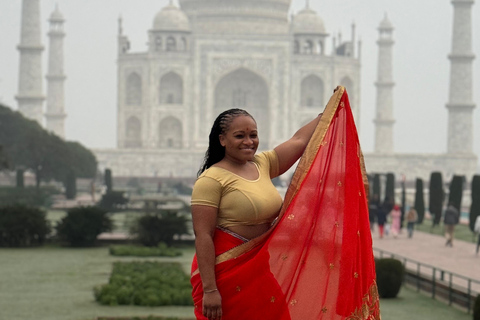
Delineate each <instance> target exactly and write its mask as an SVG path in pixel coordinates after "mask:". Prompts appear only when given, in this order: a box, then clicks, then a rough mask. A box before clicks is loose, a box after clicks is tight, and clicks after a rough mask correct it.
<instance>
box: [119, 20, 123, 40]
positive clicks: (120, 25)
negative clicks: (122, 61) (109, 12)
mask: <svg viewBox="0 0 480 320" xmlns="http://www.w3.org/2000/svg"><path fill="white" fill-rule="evenodd" d="M122 34H123V28H122V15H119V16H118V35H119V36H121V35H122Z"/></svg>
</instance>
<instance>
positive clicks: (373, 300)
mask: <svg viewBox="0 0 480 320" xmlns="http://www.w3.org/2000/svg"><path fill="white" fill-rule="evenodd" d="M362 301H363V303H362V306H361V307H359V308H357V309H355V311H354V312H352V314H351V315H350V316H349V317H347V318H346V319H345V320H380V319H381V317H380V311H379V309H378V303H379V296H378V290H377V283H376V282H374V283H373V284H372V285H371V286H370V290H369V292H368V293H367V294H366V295H365V296H363V299H362Z"/></svg>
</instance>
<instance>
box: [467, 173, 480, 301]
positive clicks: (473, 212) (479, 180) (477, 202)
mask: <svg viewBox="0 0 480 320" xmlns="http://www.w3.org/2000/svg"><path fill="white" fill-rule="evenodd" d="M478 216H480V175H475V176H473V179H472V205H471V206H470V217H469V218H470V223H469V226H470V230H472V232H473V228H474V227H475V220H476V219H477V217H478ZM479 305H480V304H479Z"/></svg>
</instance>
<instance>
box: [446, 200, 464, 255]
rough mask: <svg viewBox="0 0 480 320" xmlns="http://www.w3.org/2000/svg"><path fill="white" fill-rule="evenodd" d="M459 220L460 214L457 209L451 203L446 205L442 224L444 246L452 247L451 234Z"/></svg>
mask: <svg viewBox="0 0 480 320" xmlns="http://www.w3.org/2000/svg"><path fill="white" fill-rule="evenodd" d="M459 220H460V213H459V212H458V209H457V208H455V206H454V205H453V204H452V203H449V204H448V207H447V209H446V210H445V216H444V218H443V224H444V225H445V238H446V239H447V242H445V246H448V247H453V234H454V231H455V226H456V225H457V224H458V222H459Z"/></svg>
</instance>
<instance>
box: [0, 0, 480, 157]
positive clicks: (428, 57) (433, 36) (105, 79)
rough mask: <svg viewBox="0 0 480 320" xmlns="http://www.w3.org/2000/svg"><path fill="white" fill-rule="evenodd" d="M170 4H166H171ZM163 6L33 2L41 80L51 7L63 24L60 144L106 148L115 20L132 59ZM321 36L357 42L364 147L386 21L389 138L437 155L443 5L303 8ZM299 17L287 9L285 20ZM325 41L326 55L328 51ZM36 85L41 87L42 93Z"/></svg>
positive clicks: (88, 0)
mask: <svg viewBox="0 0 480 320" xmlns="http://www.w3.org/2000/svg"><path fill="white" fill-rule="evenodd" d="M174 2H175V3H176V1H174ZM167 3H168V0H135V1H134V0H101V1H99V0H41V15H42V17H41V21H42V23H43V24H42V30H41V33H42V37H43V40H42V41H43V45H44V46H45V50H44V52H43V59H44V64H43V73H44V74H46V72H47V63H46V61H47V56H48V37H47V32H48V22H47V20H48V17H49V16H50V14H51V12H52V11H53V10H54V8H55V4H58V5H59V8H60V11H61V12H62V13H63V15H64V17H65V19H66V22H65V25H64V29H65V32H66V37H65V48H64V50H65V73H66V75H67V80H66V83H65V88H66V93H65V95H66V113H67V114H68V117H67V120H66V136H67V139H68V140H76V141H80V142H81V143H83V144H85V145H86V146H88V147H92V148H112V147H115V145H116V96H117V90H116V86H117V83H116V81H117V80H116V62H115V61H116V52H117V51H116V50H117V49H116V45H117V29H118V25H117V20H118V17H119V16H120V15H121V16H122V17H123V30H124V34H125V35H127V36H128V37H129V39H130V42H131V45H132V50H131V51H134V52H135V51H136V52H141V51H146V49H147V47H146V43H147V32H148V30H149V29H150V28H151V27H152V23H153V18H154V17H155V14H156V13H157V12H158V11H159V10H161V8H162V7H163V6H165V5H166V4H167ZM310 6H311V8H313V9H314V10H316V11H317V13H318V14H319V15H320V16H321V17H322V19H323V20H324V22H325V27H326V29H327V32H328V33H329V34H330V35H331V36H332V35H337V34H338V33H339V32H341V33H342V38H343V39H344V40H346V39H350V37H351V24H352V22H355V24H356V30H357V33H356V34H357V39H361V40H362V59H361V62H362V83H361V86H362V92H361V106H360V108H361V119H360V127H361V132H360V138H361V142H362V145H363V149H364V151H366V152H368V151H372V150H373V146H374V138H373V137H374V126H373V122H372V120H373V118H374V114H375V93H376V91H375V87H374V82H375V81H376V74H377V63H376V62H377V54H378V50H377V44H376V40H377V39H378V30H377V27H378V25H379V23H380V21H381V20H382V19H383V18H384V16H385V14H388V17H389V19H390V21H391V22H392V23H393V25H394V27H395V31H394V39H395V45H394V49H393V50H394V67H393V68H394V81H395V83H396V85H395V89H394V114H395V118H396V120H397V121H396V123H395V127H394V128H395V129H394V136H395V138H394V139H395V145H394V149H395V151H396V152H429V153H441V152H445V151H446V146H447V142H446V137H447V109H446V108H445V104H446V103H447V102H448V90H449V86H448V82H449V70H450V63H449V60H448V59H447V56H448V54H449V53H450V52H451V34H452V18H453V6H452V4H451V2H450V0H418V1H413V0H404V1H400V0H362V1H359V0H310ZM304 7H305V0H292V8H291V11H292V12H293V13H296V12H298V11H299V10H301V9H302V8H304ZM472 13H473V30H474V33H473V42H474V43H473V46H474V48H473V50H474V52H475V53H476V54H477V56H479V55H480V4H479V3H476V4H474V6H473V12H472ZM20 16H21V0H0V39H1V41H0V101H1V102H2V103H4V104H7V105H9V106H11V107H12V108H14V109H16V108H17V103H16V101H15V99H14V96H15V94H16V93H17V91H18V84H17V82H18V64H19V62H18V60H19V53H18V51H17V49H16V46H17V45H18V44H19V43H20ZM331 36H330V37H329V40H328V41H327V44H328V47H327V50H328V51H327V52H330V50H331V42H332V41H331ZM478 59H479V58H477V59H476V60H475V61H474V65H473V68H474V101H475V102H476V104H477V105H478V104H479V98H480V63H479V61H478ZM45 89H46V83H44V91H45ZM474 127H475V129H474V134H475V137H476V138H475V139H474V151H475V153H476V154H477V155H478V156H480V110H479V107H478V106H477V108H476V109H475V111H474Z"/></svg>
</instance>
